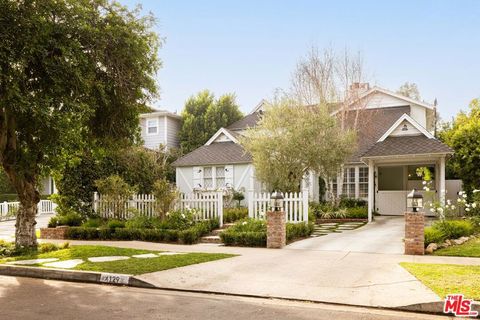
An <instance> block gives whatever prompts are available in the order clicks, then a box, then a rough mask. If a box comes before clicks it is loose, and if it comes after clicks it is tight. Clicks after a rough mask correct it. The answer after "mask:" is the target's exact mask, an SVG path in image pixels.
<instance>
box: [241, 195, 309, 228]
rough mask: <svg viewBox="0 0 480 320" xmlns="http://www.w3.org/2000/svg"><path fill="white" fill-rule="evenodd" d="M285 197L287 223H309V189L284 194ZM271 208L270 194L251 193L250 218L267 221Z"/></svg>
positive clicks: (284, 208) (249, 199)
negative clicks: (267, 214)
mask: <svg viewBox="0 0 480 320" xmlns="http://www.w3.org/2000/svg"><path fill="white" fill-rule="evenodd" d="M283 197H284V198H283V210H284V211H285V216H286V221H287V222H293V223H299V222H308V189H303V190H302V191H301V192H286V193H283ZM271 206H272V204H271V194H270V193H268V192H254V191H249V196H248V216H249V217H250V218H254V219H265V218H266V216H265V215H266V213H267V211H270V210H271Z"/></svg>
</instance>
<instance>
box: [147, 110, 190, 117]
mask: <svg viewBox="0 0 480 320" xmlns="http://www.w3.org/2000/svg"><path fill="white" fill-rule="evenodd" d="M152 117H171V118H175V119H182V116H180V115H178V114H176V113H172V112H169V111H166V110H160V111H154V112H149V113H141V114H140V118H152Z"/></svg>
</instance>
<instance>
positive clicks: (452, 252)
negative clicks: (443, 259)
mask: <svg viewBox="0 0 480 320" xmlns="http://www.w3.org/2000/svg"><path fill="white" fill-rule="evenodd" d="M433 254H434V255H436V256H457V257H478V258H480V238H477V239H473V240H469V241H467V242H465V243H464V244H461V245H458V246H451V247H448V248H443V249H439V250H437V251H435V252H434V253H433Z"/></svg>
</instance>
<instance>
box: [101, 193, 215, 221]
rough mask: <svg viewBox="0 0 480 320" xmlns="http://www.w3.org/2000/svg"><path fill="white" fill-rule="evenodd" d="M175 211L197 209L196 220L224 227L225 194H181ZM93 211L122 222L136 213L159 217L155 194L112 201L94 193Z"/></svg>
mask: <svg viewBox="0 0 480 320" xmlns="http://www.w3.org/2000/svg"><path fill="white" fill-rule="evenodd" d="M132 209H134V210H132ZM173 209H174V210H181V211H185V210H191V209H195V211H196V214H195V216H194V218H195V219H197V220H208V219H218V220H219V223H220V226H222V225H223V192H221V191H219V192H194V193H181V194H180V195H179V198H178V199H177V200H176V201H175V204H174V208H173ZM93 210H94V211H95V213H97V214H98V215H100V216H101V217H103V218H116V219H122V220H126V219H129V218H131V217H132V216H133V215H134V213H135V212H138V213H139V214H141V215H143V216H147V217H154V216H157V210H156V199H155V196H154V195H153V194H136V195H133V196H132V197H130V198H128V199H119V200H114V201H111V200H107V199H105V197H103V196H102V195H101V194H99V193H98V192H94V194H93Z"/></svg>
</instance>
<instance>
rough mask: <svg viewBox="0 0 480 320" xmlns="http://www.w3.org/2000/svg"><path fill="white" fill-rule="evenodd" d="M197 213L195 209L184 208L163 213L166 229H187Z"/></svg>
mask: <svg viewBox="0 0 480 320" xmlns="http://www.w3.org/2000/svg"><path fill="white" fill-rule="evenodd" d="M197 214H198V212H197V210H196V209H188V208H187V209H186V210H184V211H183V212H182V211H172V212H167V213H166V214H165V224H166V225H167V226H168V229H177V230H183V229H188V228H189V227H191V226H192V225H193V224H194V217H195V216H196V215H197Z"/></svg>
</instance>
